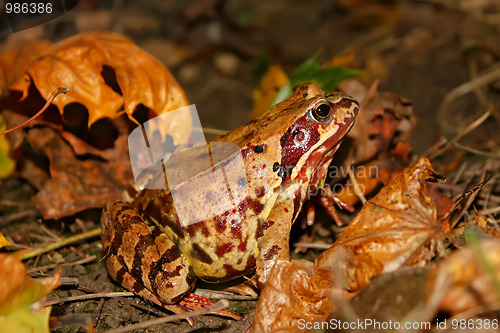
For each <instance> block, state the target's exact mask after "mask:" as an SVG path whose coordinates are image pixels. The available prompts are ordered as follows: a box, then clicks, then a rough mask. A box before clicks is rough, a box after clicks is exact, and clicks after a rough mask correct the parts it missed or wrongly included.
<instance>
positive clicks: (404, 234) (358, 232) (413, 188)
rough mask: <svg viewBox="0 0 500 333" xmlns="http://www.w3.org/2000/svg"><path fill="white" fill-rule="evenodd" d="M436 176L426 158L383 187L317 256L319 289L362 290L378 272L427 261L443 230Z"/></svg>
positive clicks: (315, 275) (317, 286) (316, 268)
mask: <svg viewBox="0 0 500 333" xmlns="http://www.w3.org/2000/svg"><path fill="white" fill-rule="evenodd" d="M435 179H437V175H436V174H435V173H434V171H433V169H432V167H431V165H430V162H429V160H427V159H426V158H421V159H420V160H419V161H418V162H416V163H415V164H414V165H412V166H411V167H408V168H407V169H405V170H404V171H403V173H402V174H401V175H399V176H398V177H396V178H395V179H394V180H393V181H392V182H391V183H390V184H388V185H387V186H385V187H383V188H382V189H381V190H380V192H379V193H378V194H377V195H376V196H375V197H373V198H372V199H371V200H370V201H368V203H367V204H366V205H365V206H364V207H363V209H362V210H361V211H360V212H359V214H358V215H357V216H356V218H355V219H354V220H353V221H352V222H351V223H350V224H349V226H348V227H347V228H346V230H345V231H344V233H343V234H342V236H341V237H340V238H339V239H338V240H337V241H336V242H335V243H334V244H333V246H332V247H330V248H329V249H328V250H326V251H325V252H323V253H322V254H321V255H320V256H319V257H318V258H317V259H316V261H315V268H314V272H313V278H312V281H313V284H314V285H315V286H316V288H318V289H332V288H333V289H336V288H341V289H345V290H347V291H349V292H356V291H358V290H360V289H361V288H363V287H365V286H366V285H367V284H368V283H369V282H370V279H371V278H372V277H374V276H376V275H379V274H381V273H386V272H391V271H394V270H396V269H398V268H399V267H402V266H405V265H414V266H422V265H424V264H426V263H427V262H428V261H429V260H430V259H431V258H432V257H433V249H434V245H435V244H434V241H433V240H435V239H436V238H437V237H438V235H439V230H440V226H439V224H438V221H437V218H436V216H437V213H436V207H435V205H434V203H433V202H432V200H431V198H430V197H429V195H428V193H427V189H426V181H427V180H435Z"/></svg>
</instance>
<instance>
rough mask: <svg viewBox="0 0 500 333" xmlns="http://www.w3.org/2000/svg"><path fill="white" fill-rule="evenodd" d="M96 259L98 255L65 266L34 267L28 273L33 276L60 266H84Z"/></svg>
mask: <svg viewBox="0 0 500 333" xmlns="http://www.w3.org/2000/svg"><path fill="white" fill-rule="evenodd" d="M96 258H97V256H96V255H92V256H90V257H87V258H83V259H80V260H77V261H74V262H67V263H64V264H52V265H47V266H40V267H33V268H31V269H29V270H28V272H27V273H28V274H31V273H34V272H38V271H45V270H47V269H51V268H55V267H58V266H74V265H82V264H86V263H89V262H91V261H94V260H95V259H96Z"/></svg>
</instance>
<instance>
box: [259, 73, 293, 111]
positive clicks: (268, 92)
mask: <svg viewBox="0 0 500 333" xmlns="http://www.w3.org/2000/svg"><path fill="white" fill-rule="evenodd" d="M288 80H289V79H288V76H287V75H286V73H285V71H284V70H283V68H281V66H280V65H272V66H271V67H269V69H268V70H267V72H266V73H265V74H264V76H262V79H261V80H260V83H259V86H258V87H257V88H256V89H255V90H254V92H253V110H252V115H251V117H252V119H255V118H257V117H258V116H260V115H261V114H262V113H264V111H266V110H267V109H268V108H269V104H271V102H272V101H273V99H274V98H275V97H276V94H277V93H278V91H279V90H280V89H281V87H283V86H284V85H285V84H286V83H287V82H288Z"/></svg>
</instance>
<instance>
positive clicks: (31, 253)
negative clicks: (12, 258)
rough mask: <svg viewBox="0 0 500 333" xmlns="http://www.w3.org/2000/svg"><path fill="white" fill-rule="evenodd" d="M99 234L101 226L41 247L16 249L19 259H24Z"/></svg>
mask: <svg viewBox="0 0 500 333" xmlns="http://www.w3.org/2000/svg"><path fill="white" fill-rule="evenodd" d="M100 235H101V228H95V229H92V230H89V231H87V232H84V233H83V234H79V235H75V236H71V237H68V238H65V239H63V240H60V241H57V242H53V243H50V244H47V245H44V246H42V247H39V248H36V249H32V250H29V251H26V250H21V251H18V253H20V254H21V256H20V259H21V260H26V259H30V258H33V257H36V256H39V255H41V254H44V253H47V252H50V251H52V250H55V249H58V248H60V247H63V246H66V245H69V244H73V243H76V242H79V241H82V240H85V239H88V238H94V237H97V236H100Z"/></svg>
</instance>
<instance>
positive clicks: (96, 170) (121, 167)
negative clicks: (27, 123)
mask: <svg viewBox="0 0 500 333" xmlns="http://www.w3.org/2000/svg"><path fill="white" fill-rule="evenodd" d="M27 140H28V142H30V143H31V144H34V143H35V142H45V144H44V146H43V147H41V146H40V147H39V148H43V149H44V152H45V154H46V155H47V157H48V158H49V160H50V175H51V178H50V180H47V181H46V182H44V183H43V185H42V187H41V189H40V191H39V192H38V193H37V194H36V195H34V196H33V198H32V200H33V202H34V203H35V205H36V206H37V207H38V208H39V209H40V210H41V211H42V213H43V217H44V218H45V219H59V218H62V217H64V216H69V215H73V214H75V213H77V212H80V211H83V210H85V209H89V208H101V207H103V205H105V203H106V202H110V201H114V200H119V199H120V198H121V197H122V192H123V191H125V189H126V188H127V186H128V185H129V183H130V181H131V179H132V173H131V168H130V165H129V161H128V158H127V149H126V147H127V136H126V135H121V136H120V137H118V139H117V140H116V146H117V147H121V148H117V149H116V152H121V154H122V156H120V157H119V158H117V159H112V160H110V161H102V160H99V159H87V160H80V159H78V158H77V157H76V156H75V155H74V152H73V150H72V149H71V147H70V145H69V144H68V143H67V142H65V141H64V140H63V139H62V138H61V136H60V135H59V134H58V133H57V132H56V131H55V130H53V129H52V128H50V127H42V128H33V129H31V130H30V131H29V132H28V134H27Z"/></svg>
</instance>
